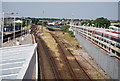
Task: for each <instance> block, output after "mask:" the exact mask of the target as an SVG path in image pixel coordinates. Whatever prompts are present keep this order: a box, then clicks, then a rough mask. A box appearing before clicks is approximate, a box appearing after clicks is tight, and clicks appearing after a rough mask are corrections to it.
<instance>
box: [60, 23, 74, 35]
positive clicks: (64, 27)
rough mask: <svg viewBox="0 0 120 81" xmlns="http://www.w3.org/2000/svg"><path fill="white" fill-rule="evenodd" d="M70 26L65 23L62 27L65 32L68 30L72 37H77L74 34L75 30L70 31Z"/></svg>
mask: <svg viewBox="0 0 120 81" xmlns="http://www.w3.org/2000/svg"><path fill="white" fill-rule="evenodd" d="M69 28H70V26H69V25H65V26H62V27H61V29H62V30H63V32H68V33H69V35H70V36H71V37H75V36H74V34H73V32H72V31H69Z"/></svg>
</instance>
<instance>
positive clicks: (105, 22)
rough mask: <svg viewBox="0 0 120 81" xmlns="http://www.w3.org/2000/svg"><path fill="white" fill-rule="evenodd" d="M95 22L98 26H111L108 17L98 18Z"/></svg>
mask: <svg viewBox="0 0 120 81" xmlns="http://www.w3.org/2000/svg"><path fill="white" fill-rule="evenodd" d="M94 23H95V25H96V26H97V27H103V28H109V26H110V21H109V20H108V19H107V18H103V17H101V18H97V19H96V20H95V21H94Z"/></svg>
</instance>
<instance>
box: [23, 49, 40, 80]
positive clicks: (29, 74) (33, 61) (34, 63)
mask: <svg viewBox="0 0 120 81" xmlns="http://www.w3.org/2000/svg"><path fill="white" fill-rule="evenodd" d="M36 53H37V51H36V49H35V52H34V55H33V57H32V59H31V61H30V64H29V67H28V69H27V71H26V73H25V76H24V79H23V81H26V79H28V80H27V81H33V80H32V76H33V70H34V67H35V66H36V71H37V69H38V68H37V67H38V64H37V63H38V62H37V61H36V59H37V54H36ZM36 73H38V72H36ZM36 80H37V74H36ZM34 81H35V80H34Z"/></svg>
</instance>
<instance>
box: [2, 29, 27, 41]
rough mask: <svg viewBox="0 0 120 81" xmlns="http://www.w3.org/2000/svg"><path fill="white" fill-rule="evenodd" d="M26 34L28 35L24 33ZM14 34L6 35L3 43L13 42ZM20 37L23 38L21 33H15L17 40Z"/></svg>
mask: <svg viewBox="0 0 120 81" xmlns="http://www.w3.org/2000/svg"><path fill="white" fill-rule="evenodd" d="M25 33H26V32H24V33H23V35H24V34H25ZM13 34H14V33H12V34H8V35H5V36H4V37H3V42H7V41H8V40H12V39H13ZM20 36H21V31H19V32H15V38H17V37H20Z"/></svg>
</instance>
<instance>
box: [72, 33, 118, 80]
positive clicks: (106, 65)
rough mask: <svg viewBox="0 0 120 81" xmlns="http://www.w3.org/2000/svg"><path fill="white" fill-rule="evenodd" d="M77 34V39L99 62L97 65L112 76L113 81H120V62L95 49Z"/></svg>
mask: <svg viewBox="0 0 120 81" xmlns="http://www.w3.org/2000/svg"><path fill="white" fill-rule="evenodd" d="M74 33H75V38H76V39H77V40H78V41H79V42H80V44H81V45H82V46H83V48H84V49H85V50H86V51H87V52H88V54H89V55H90V56H91V57H92V58H93V59H94V60H95V61H96V62H97V64H98V65H99V66H100V67H101V68H102V69H103V70H104V71H105V72H106V73H107V75H108V76H110V77H111V78H112V79H117V80H118V79H119V81H120V69H119V68H120V62H118V61H116V60H115V59H114V57H110V56H108V54H106V53H105V52H103V51H101V50H100V49H99V48H97V47H95V46H94V45H93V44H91V43H90V42H89V41H88V40H86V39H85V38H83V37H82V36H80V35H79V34H77V33H76V32H74Z"/></svg>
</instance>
